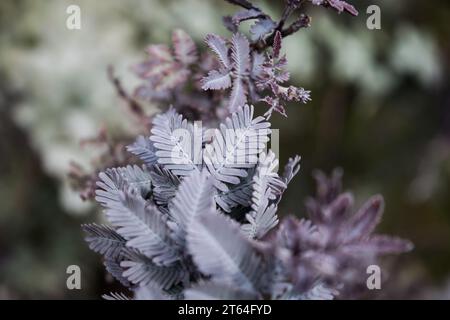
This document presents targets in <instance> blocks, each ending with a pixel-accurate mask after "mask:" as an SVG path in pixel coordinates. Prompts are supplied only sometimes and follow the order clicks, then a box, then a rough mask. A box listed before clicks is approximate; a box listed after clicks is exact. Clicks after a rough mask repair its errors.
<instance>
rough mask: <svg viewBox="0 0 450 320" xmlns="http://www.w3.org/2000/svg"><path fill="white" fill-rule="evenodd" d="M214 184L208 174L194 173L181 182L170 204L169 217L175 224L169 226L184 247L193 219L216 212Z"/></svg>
mask: <svg viewBox="0 0 450 320" xmlns="http://www.w3.org/2000/svg"><path fill="white" fill-rule="evenodd" d="M211 190H212V183H211V179H210V178H209V177H208V174H207V173H206V172H194V173H193V174H192V175H190V176H189V177H186V178H184V180H183V181H182V182H181V184H180V187H179V188H178V192H177V193H176V196H175V198H174V199H173V201H172V203H170V206H169V208H170V210H169V216H170V218H171V220H172V221H173V222H175V224H169V226H170V228H171V229H172V231H173V238H174V239H175V241H176V242H177V243H178V244H180V245H181V246H184V244H185V239H186V232H187V229H188V226H189V225H190V223H191V221H192V219H193V218H194V217H195V216H197V215H200V214H205V215H208V214H213V213H214V212H215V210H216V207H215V204H214V200H213V194H211Z"/></svg>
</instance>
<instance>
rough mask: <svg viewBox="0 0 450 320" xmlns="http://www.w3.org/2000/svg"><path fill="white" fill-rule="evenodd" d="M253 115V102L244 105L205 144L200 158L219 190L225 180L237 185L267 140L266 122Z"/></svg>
mask: <svg viewBox="0 0 450 320" xmlns="http://www.w3.org/2000/svg"><path fill="white" fill-rule="evenodd" d="M252 118H253V106H248V105H245V106H244V107H242V108H240V109H239V110H238V111H237V112H235V113H233V114H232V115H231V117H229V118H227V119H226V120H225V123H223V124H221V125H220V130H219V129H216V130H215V134H214V137H213V141H212V142H211V143H210V144H208V145H206V146H205V150H204V162H205V165H206V166H207V168H208V170H209V172H210V173H211V175H212V177H213V183H214V186H215V187H216V188H217V189H219V190H220V191H222V192H226V191H228V190H229V188H228V186H227V185H226V184H231V185H237V184H239V183H240V181H241V179H240V178H245V177H246V176H247V170H244V169H248V168H251V167H254V166H255V164H256V163H257V156H258V154H260V153H261V151H262V150H263V149H264V148H265V145H266V142H267V141H268V140H269V137H268V135H269V133H270V129H269V128H270V123H269V122H267V121H265V119H264V118H263V117H257V118H255V119H252Z"/></svg>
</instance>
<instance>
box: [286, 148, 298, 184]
mask: <svg viewBox="0 0 450 320" xmlns="http://www.w3.org/2000/svg"><path fill="white" fill-rule="evenodd" d="M300 160H301V158H300V156H298V155H297V156H295V157H294V158H289V160H288V163H287V164H286V166H285V167H284V172H283V179H284V182H285V183H286V185H287V184H289V183H290V182H291V180H292V179H293V178H294V177H295V176H296V175H297V173H298V172H299V171H300Z"/></svg>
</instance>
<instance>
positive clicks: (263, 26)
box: [250, 17, 277, 41]
mask: <svg viewBox="0 0 450 320" xmlns="http://www.w3.org/2000/svg"><path fill="white" fill-rule="evenodd" d="M276 26H277V24H276V23H275V21H273V20H272V19H271V18H269V17H264V18H261V19H258V21H256V22H255V23H254V24H253V25H252V26H251V27H250V34H251V37H250V38H251V39H252V40H253V41H259V40H261V39H263V38H264V37H265V36H266V35H267V34H268V33H270V32H272V31H273V30H274V29H275V27H276Z"/></svg>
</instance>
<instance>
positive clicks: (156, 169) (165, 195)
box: [150, 165, 180, 206]
mask: <svg viewBox="0 0 450 320" xmlns="http://www.w3.org/2000/svg"><path fill="white" fill-rule="evenodd" d="M150 176H151V177H152V183H153V198H154V200H155V202H156V204H158V205H160V206H167V205H168V203H169V201H170V200H171V199H172V198H173V197H175V192H176V191H177V188H178V185H179V184H180V180H179V179H178V177H177V176H175V175H174V174H173V173H172V172H170V171H169V170H167V169H165V168H163V167H162V166H161V165H155V166H153V167H151V171H150Z"/></svg>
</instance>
